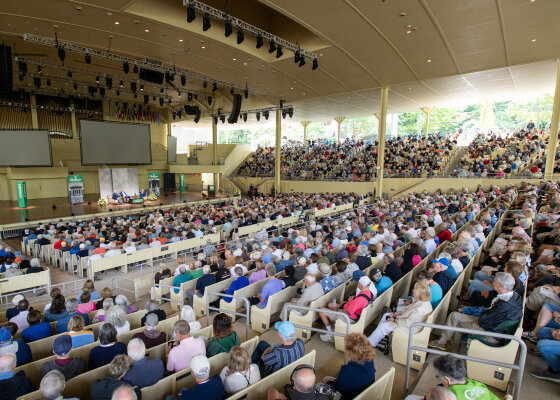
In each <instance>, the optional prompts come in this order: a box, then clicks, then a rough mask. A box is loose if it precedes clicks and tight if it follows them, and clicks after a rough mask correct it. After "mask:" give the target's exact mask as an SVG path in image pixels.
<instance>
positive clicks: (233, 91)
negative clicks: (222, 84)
mask: <svg viewBox="0 0 560 400" xmlns="http://www.w3.org/2000/svg"><path fill="white" fill-rule="evenodd" d="M229 92H230V93H231V95H232V96H233V95H234V94H235V90H234V89H233V88H231V89H230V90H229Z"/></svg>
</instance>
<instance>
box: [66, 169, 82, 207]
mask: <svg viewBox="0 0 560 400" xmlns="http://www.w3.org/2000/svg"><path fill="white" fill-rule="evenodd" d="M68 199H69V201H70V204H81V203H83V202H84V180H83V177H82V175H68Z"/></svg>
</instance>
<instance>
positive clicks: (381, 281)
mask: <svg viewBox="0 0 560 400" xmlns="http://www.w3.org/2000/svg"><path fill="white" fill-rule="evenodd" d="M369 278H370V279H371V281H372V282H373V283H375V288H376V289H377V295H378V296H380V295H381V294H382V293H383V292H384V291H386V290H387V289H389V288H390V287H391V286H392V285H393V281H392V280H391V278H389V277H388V276H386V275H383V273H382V272H381V271H380V270H379V268H373V269H372V270H371V271H369Z"/></svg>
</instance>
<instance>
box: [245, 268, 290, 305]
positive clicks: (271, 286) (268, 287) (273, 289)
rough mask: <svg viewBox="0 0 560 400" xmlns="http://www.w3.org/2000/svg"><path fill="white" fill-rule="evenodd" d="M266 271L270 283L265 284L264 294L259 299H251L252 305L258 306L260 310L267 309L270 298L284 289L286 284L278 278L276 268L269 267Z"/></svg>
mask: <svg viewBox="0 0 560 400" xmlns="http://www.w3.org/2000/svg"><path fill="white" fill-rule="evenodd" d="M265 270H266V276H267V277H268V281H267V282H266V283H265V284H264V286H263V288H262V292H261V293H260V294H259V295H258V296H257V297H251V298H250V299H249V301H250V303H251V305H255V304H256V305H257V307H259V308H265V307H266V304H267V302H268V298H269V297H270V296H272V295H273V294H275V293H278V292H279V291H281V290H282V289H283V288H284V282H283V281H281V280H280V279H278V278H277V277H276V268H275V267H274V265H267V266H266V267H265Z"/></svg>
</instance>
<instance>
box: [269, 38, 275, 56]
mask: <svg viewBox="0 0 560 400" xmlns="http://www.w3.org/2000/svg"><path fill="white" fill-rule="evenodd" d="M275 50H276V44H274V39H271V40H270V47H269V48H268V52H269V53H274V51H275Z"/></svg>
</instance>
